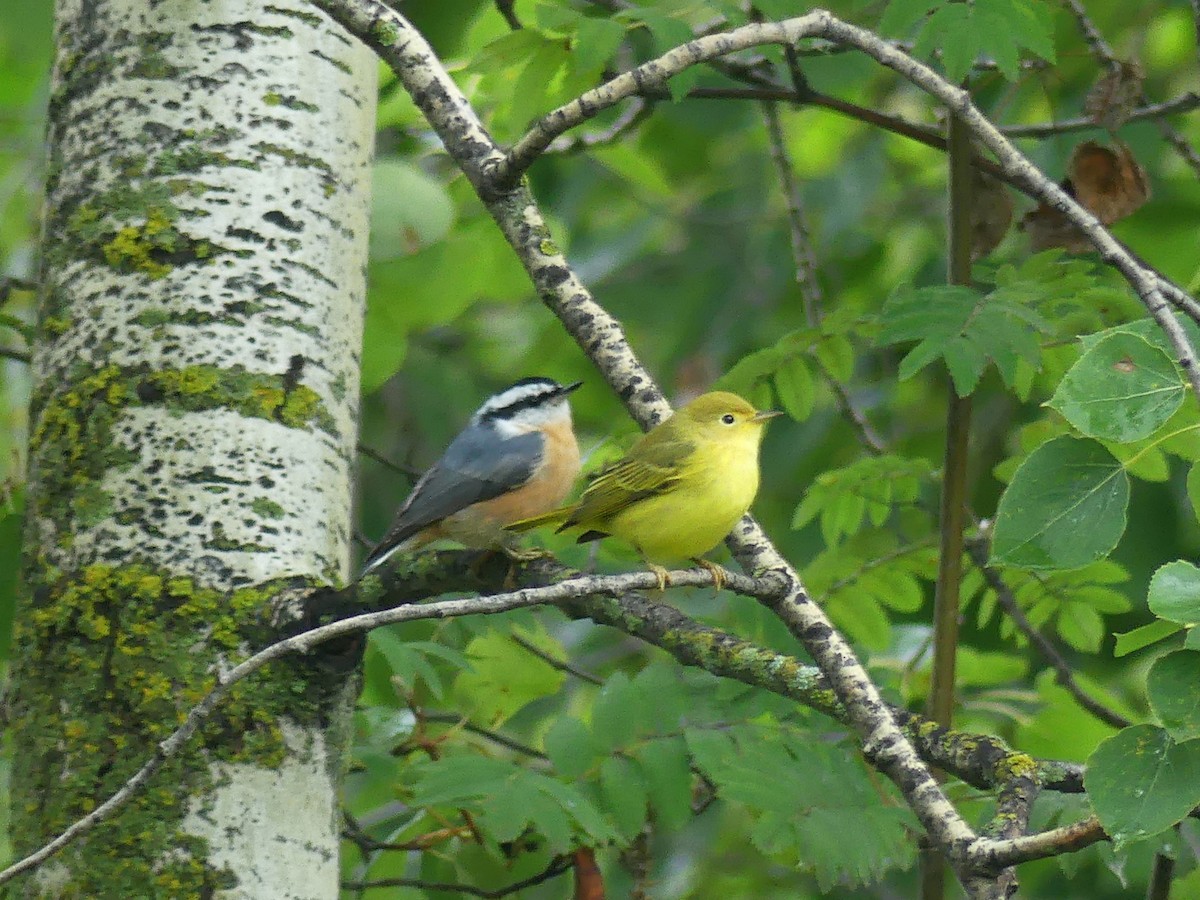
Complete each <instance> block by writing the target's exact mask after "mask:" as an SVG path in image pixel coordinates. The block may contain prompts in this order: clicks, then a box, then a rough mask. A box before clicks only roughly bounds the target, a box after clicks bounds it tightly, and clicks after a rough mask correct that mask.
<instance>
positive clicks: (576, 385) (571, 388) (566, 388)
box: [559, 381, 583, 397]
mask: <svg viewBox="0 0 1200 900" xmlns="http://www.w3.org/2000/svg"><path fill="white" fill-rule="evenodd" d="M581 387H583V382H582V381H573V382H571V383H570V384H565V385H563V386H562V388H561V389H560V390H559V394H561V395H562V396H564V397H565V396H567V394H570V393H573V392H575V391H577V390H579V389H580V388H581Z"/></svg>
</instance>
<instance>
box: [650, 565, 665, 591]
mask: <svg viewBox="0 0 1200 900" xmlns="http://www.w3.org/2000/svg"><path fill="white" fill-rule="evenodd" d="M646 568H647V569H649V570H650V571H651V572H653V573H654V577H655V578H657V579H658V589H659V590H660V591H665V590H666V589H667V585H669V584H670V583H671V573H670V572H668V571H667V570H666V569H664V568H663V567H662V566H656V565H655V564H654V563H652V562H647V563H646Z"/></svg>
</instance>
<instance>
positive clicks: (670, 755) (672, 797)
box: [637, 737, 692, 829]
mask: <svg viewBox="0 0 1200 900" xmlns="http://www.w3.org/2000/svg"><path fill="white" fill-rule="evenodd" d="M637 761H638V764H639V765H640V766H641V767H642V772H643V774H644V775H645V776H646V790H647V792H648V793H649V795H650V803H651V805H652V806H653V807H654V813H655V816H656V817H657V821H658V822H659V824H661V825H662V827H664V828H666V829H675V828H678V827H679V826H680V825H682V824H683V823H684V822H686V821H687V820H688V819H689V818H691V815H692V771H691V768H690V767H689V765H688V755H687V747H686V745H685V744H684V742H683V738H680V737H672V738H659V739H658V740H654V741H649V742H647V743H646V744H645V745H644V746H643V747H641V748H640V749H639V750H638V751H637Z"/></svg>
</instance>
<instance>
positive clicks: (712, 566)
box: [692, 556, 729, 591]
mask: <svg viewBox="0 0 1200 900" xmlns="http://www.w3.org/2000/svg"><path fill="white" fill-rule="evenodd" d="M692 562H694V563H695V564H696V565H698V566H699V567H700V568H702V569H705V570H707V571H708V572H709V573H710V574H711V575H712V577H713V587H715V588H716V589H717V590H718V591H719V590H721V589H722V588H723V587H725V582H726V581H728V580H729V573H728V572H726V571H725V570H724V569H723V568H722V567H721V566H718V565H717V564H716V563H715V562H709V561H708V560H707V559H705V558H704V557H703V556H693V557H692Z"/></svg>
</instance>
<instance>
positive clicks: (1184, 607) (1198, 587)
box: [1146, 559, 1200, 625]
mask: <svg viewBox="0 0 1200 900" xmlns="http://www.w3.org/2000/svg"><path fill="white" fill-rule="evenodd" d="M1146 604H1147V605H1148V606H1149V607H1150V611H1151V612H1152V613H1154V614H1155V615H1156V616H1158V617H1159V618H1162V619H1167V620H1168V621H1171V622H1178V623H1180V624H1181V625H1194V624H1196V623H1197V622H1200V569H1198V568H1196V567H1195V566H1194V565H1192V564H1191V563H1190V562H1186V561H1184V560H1182V559H1179V560H1176V561H1175V562H1169V563H1167V564H1166V565H1165V566H1160V567H1159V568H1158V570H1157V571H1155V573H1154V574H1153V575H1152V576H1151V577H1150V591H1149V594H1148V595H1147V597H1146Z"/></svg>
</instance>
